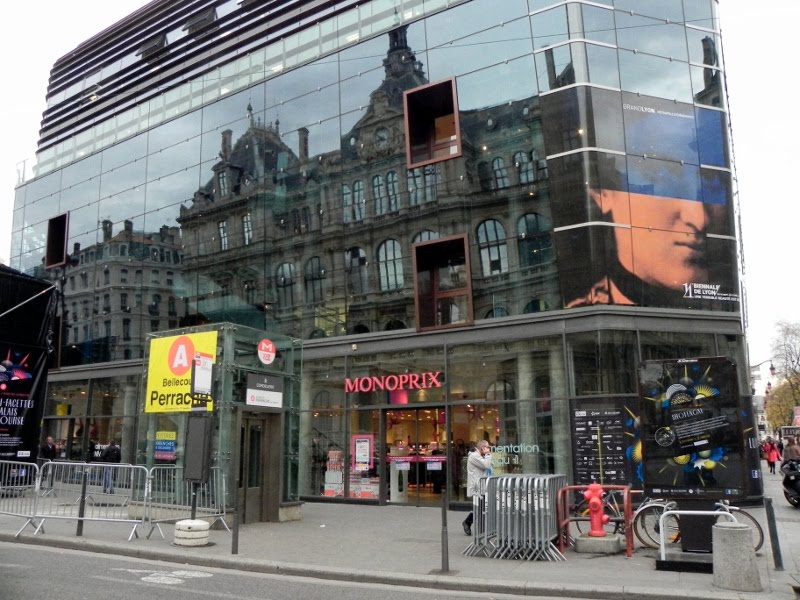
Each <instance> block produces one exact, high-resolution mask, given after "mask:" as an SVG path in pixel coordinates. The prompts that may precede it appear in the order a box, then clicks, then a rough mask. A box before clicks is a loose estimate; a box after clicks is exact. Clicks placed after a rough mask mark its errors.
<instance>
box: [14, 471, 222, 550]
mask: <svg viewBox="0 0 800 600" xmlns="http://www.w3.org/2000/svg"><path fill="white" fill-rule="evenodd" d="M194 500H195V502H194V504H193V499H192V486H191V484H190V482H186V481H184V480H183V471H182V469H181V468H180V467H175V466H157V467H152V468H150V469H147V468H146V467H145V466H143V465H130V464H117V463H83V462H67V461H44V462H42V464H41V466H40V465H37V464H36V463H26V462H16V461H0V514H4V515H11V516H15V517H21V518H24V519H26V521H25V524H24V525H23V526H22V528H20V530H19V531H17V533H16V535H15V537H18V536H19V535H20V534H21V533H22V532H23V531H24V530H25V528H27V527H28V526H29V525H30V526H31V527H33V528H34V535H36V534H38V533H39V532H40V531H41V532H42V533H45V530H44V524H45V521H47V520H48V519H68V520H75V521H78V522H86V521H97V522H104V523H125V524H128V525H130V526H131V532H130V535H129V536H128V540H129V541H130V540H131V539H133V537H134V536H136V537H139V534H138V531H137V530H138V529H139V528H142V529H143V528H144V526H145V525H150V526H151V527H150V531H149V533H148V534H147V537H148V538H149V537H150V535H151V534H152V532H153V531H154V530H155V529H158V530H159V533H160V534H161V536H162V538H163V537H164V532H163V531H162V530H161V527H160V524H161V523H164V522H176V521H179V520H182V519H188V518H190V517H192V513H193V510H194V513H195V514H196V518H202V519H214V521H212V523H214V522H216V521H221V522H222V524H223V526H224V527H225V529H226V530H228V531H230V528H229V527H228V525H227V523H225V516H226V514H225V480H224V474H223V472H222V470H221V469H220V468H219V467H214V468H212V469H211V470H210V476H209V480H208V482H204V483H202V484H199V485H197V486H196V491H195V497H194Z"/></svg>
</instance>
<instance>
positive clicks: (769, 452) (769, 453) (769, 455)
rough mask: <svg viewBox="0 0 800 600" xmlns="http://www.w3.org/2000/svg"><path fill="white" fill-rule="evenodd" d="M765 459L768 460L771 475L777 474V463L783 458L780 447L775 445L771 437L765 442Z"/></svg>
mask: <svg viewBox="0 0 800 600" xmlns="http://www.w3.org/2000/svg"><path fill="white" fill-rule="evenodd" d="M764 457H765V458H766V459H767V466H768V467H769V472H770V473H771V474H773V475H774V474H775V463H776V462H778V461H779V460H780V458H781V454H780V452H779V451H778V445H777V444H776V443H775V440H773V439H772V438H771V437H768V438H767V441H766V442H764Z"/></svg>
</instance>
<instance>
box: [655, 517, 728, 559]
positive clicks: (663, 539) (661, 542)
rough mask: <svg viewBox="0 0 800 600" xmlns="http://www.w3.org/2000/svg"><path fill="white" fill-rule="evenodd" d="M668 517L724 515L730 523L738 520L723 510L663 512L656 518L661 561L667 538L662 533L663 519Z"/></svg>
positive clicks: (664, 555)
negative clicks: (728, 518)
mask: <svg viewBox="0 0 800 600" xmlns="http://www.w3.org/2000/svg"><path fill="white" fill-rule="evenodd" d="M670 515H705V516H713V515H719V516H721V515H725V516H727V517H730V519H731V521H733V522H734V523H738V520H737V519H736V517H735V516H733V513H729V512H726V511H724V510H665V511H664V512H663V513H661V516H660V517H659V518H658V530H659V531H658V544H659V546H661V549H660V552H661V560H663V561H666V560H667V545H666V542H667V536H666V533H664V519H665V518H666V517H668V516H670Z"/></svg>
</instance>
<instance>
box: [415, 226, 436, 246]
mask: <svg viewBox="0 0 800 600" xmlns="http://www.w3.org/2000/svg"><path fill="white" fill-rule="evenodd" d="M438 239H439V234H438V233H437V232H436V231H431V230H430V229H423V230H422V231H420V232H419V233H418V234H416V235H415V236H414V239H413V240H411V243H412V244H416V243H418V242H429V241H431V240H438Z"/></svg>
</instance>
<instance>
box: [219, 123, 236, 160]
mask: <svg viewBox="0 0 800 600" xmlns="http://www.w3.org/2000/svg"><path fill="white" fill-rule="evenodd" d="M232 140H233V131H231V130H230V129H226V130H225V131H223V132H222V150H221V151H220V153H219V157H220V158H221V159H222V160H230V158H231V147H232V146H231V141H232Z"/></svg>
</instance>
